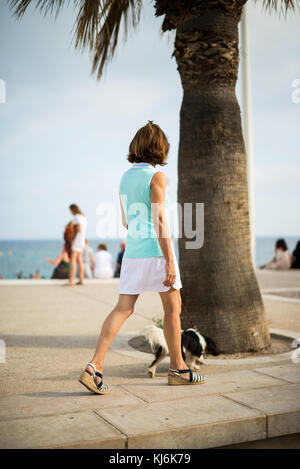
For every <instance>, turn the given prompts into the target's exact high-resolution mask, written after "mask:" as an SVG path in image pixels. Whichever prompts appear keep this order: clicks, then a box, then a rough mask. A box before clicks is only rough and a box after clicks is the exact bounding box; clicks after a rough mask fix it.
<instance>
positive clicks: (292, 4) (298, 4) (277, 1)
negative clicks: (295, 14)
mask: <svg viewBox="0 0 300 469" xmlns="http://www.w3.org/2000/svg"><path fill="white" fill-rule="evenodd" d="M258 1H259V2H260V3H261V2H262V4H263V7H265V9H266V10H269V12H271V11H272V10H274V11H279V14H280V15H281V14H284V15H285V16H286V14H287V12H288V11H289V10H291V11H295V10H296V9H298V10H299V9H300V1H299V0H255V2H256V3H257V2H258Z"/></svg>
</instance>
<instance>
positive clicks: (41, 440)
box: [0, 411, 126, 449]
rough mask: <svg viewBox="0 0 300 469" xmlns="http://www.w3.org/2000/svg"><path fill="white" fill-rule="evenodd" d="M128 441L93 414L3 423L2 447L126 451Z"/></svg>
mask: <svg viewBox="0 0 300 469" xmlns="http://www.w3.org/2000/svg"><path fill="white" fill-rule="evenodd" d="M125 441H126V438H125V436H124V435H122V433H120V432H119V431H118V430H116V429H115V428H114V427H112V426H111V425H109V424H108V423H107V422H105V421H104V420H102V419H101V418H100V417H99V415H97V414H95V413H94V412H92V411H87V412H78V413H70V414H64V415H53V416H44V417H32V418H24V419H16V420H9V421H4V422H1V423H0V447H1V448H2V449H9V448H14V449H17V448H22V449H27V448H33V449H36V448H55V447H64V448H68V447H76V446H79V447H81V448H84V447H90V448H92V447H93V448H124V447H125Z"/></svg>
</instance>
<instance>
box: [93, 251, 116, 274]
mask: <svg viewBox="0 0 300 469" xmlns="http://www.w3.org/2000/svg"><path fill="white" fill-rule="evenodd" d="M94 259H95V269H94V276H95V277H96V278H112V277H113V274H114V272H113V267H112V255H111V254H110V253H109V252H107V246H106V244H104V243H101V244H99V246H98V251H97V252H96V254H95V257H94Z"/></svg>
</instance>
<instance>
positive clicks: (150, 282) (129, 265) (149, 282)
mask: <svg viewBox="0 0 300 469" xmlns="http://www.w3.org/2000/svg"><path fill="white" fill-rule="evenodd" d="M173 257H174V266H175V273H176V280H175V283H174V284H173V285H172V286H173V288H175V290H179V289H180V288H182V284H181V280H180V272H179V267H178V264H177V260H176V257H175V255H174V253H173ZM165 265H166V260H165V258H164V257H163V256H160V257H140V258H131V257H130V258H129V257H125V258H124V257H123V260H122V265H121V273H120V284H119V293H120V294H121V295H122V294H123V295H136V294H138V293H142V292H144V291H155V292H166V291H168V290H170V287H165V286H164V285H163V281H164V280H165V279H166V271H165Z"/></svg>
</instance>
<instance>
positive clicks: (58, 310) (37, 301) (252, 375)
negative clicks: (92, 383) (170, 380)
mask: <svg viewBox="0 0 300 469" xmlns="http://www.w3.org/2000/svg"><path fill="white" fill-rule="evenodd" d="M257 276H258V281H259V284H260V288H261V290H262V294H263V298H264V302H265V306H266V310H267V315H268V319H269V324H270V328H271V329H272V330H274V331H276V332H277V333H281V334H282V335H284V334H286V335H289V336H291V337H298V338H300V298H299V297H300V271H298V272H297V271H296V272H293V271H286V272H271V271H260V270H258V271H257ZM117 292H118V280H115V279H114V280H111V281H90V282H88V283H87V284H86V285H85V286H83V287H81V286H76V287H74V288H62V287H61V282H59V281H51V282H50V281H29V280H24V281H0V331H1V332H0V334H1V335H0V339H2V340H4V341H5V344H6V348H5V352H6V362H5V363H1V362H0V396H1V397H0V448H178V449H179V448H186V449H189V448H214V447H221V446H226V445H235V444H245V445H249V447H251V442H253V441H255V442H256V443H255V444H254V445H256V447H261V446H262V447H265V446H263V443H264V442H265V445H266V441H267V440H266V439H269V438H276V437H277V438H278V437H281V436H283V435H290V436H286V437H284V438H282V441H284V439H288V438H290V440H289V441H290V442H292V443H290V444H292V445H294V447H298V448H300V439H299V437H295V436H293V435H294V434H297V433H300V363H293V361H292V359H291V356H292V351H293V349H292V348H291V350H290V351H289V352H285V353H282V354H280V355H276V356H272V357H269V356H268V357H264V356H258V357H255V358H253V357H249V358H245V359H223V360H222V359H211V360H207V361H206V364H205V365H204V366H203V374H205V375H206V376H207V377H208V380H207V383H206V384H204V385H200V386H190V387H189V386H179V387H170V386H168V385H167V379H166V374H167V369H168V359H165V360H164V361H163V362H162V363H161V364H160V366H159V367H158V370H157V377H156V378H155V379H150V378H148V376H147V365H148V364H149V363H150V361H151V359H152V356H151V355H150V354H147V353H143V352H140V351H138V350H135V349H133V348H131V347H130V346H129V345H128V340H129V339H130V338H132V337H134V336H136V335H139V333H140V331H141V330H142V329H143V327H144V326H145V325H148V324H151V323H152V319H153V318H154V317H161V316H162V307H161V303H160V299H159V295H157V294H154V293H144V294H142V295H141V296H140V298H139V299H138V301H137V303H136V309H135V313H134V315H132V316H131V317H130V318H129V319H128V321H127V322H126V323H125V324H124V325H123V327H122V329H121V331H120V333H119V335H118V336H117V338H116V339H115V341H114V343H113V345H112V347H111V349H110V350H109V352H108V354H107V359H106V366H105V369H104V378H105V383H106V384H108V385H109V386H110V390H111V393H110V394H109V395H106V396H97V395H93V394H91V393H89V392H88V391H87V390H85V388H84V387H82V385H80V383H78V378H79V375H80V373H81V371H82V368H83V367H84V365H85V364H86V363H87V362H88V361H89V360H90V359H91V356H92V353H93V351H94V347H95V344H96V341H97V337H98V333H99V329H100V327H101V324H102V322H103V320H104V319H105V317H106V315H107V314H108V313H109V312H110V310H111V309H112V308H113V306H114V305H115V302H116V299H117ZM0 353H2V355H3V349H2V350H0ZM2 358H3V356H2ZM0 361H1V355H0ZM268 441H269V440H268ZM271 441H272V440H271ZM252 445H253V443H252Z"/></svg>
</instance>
